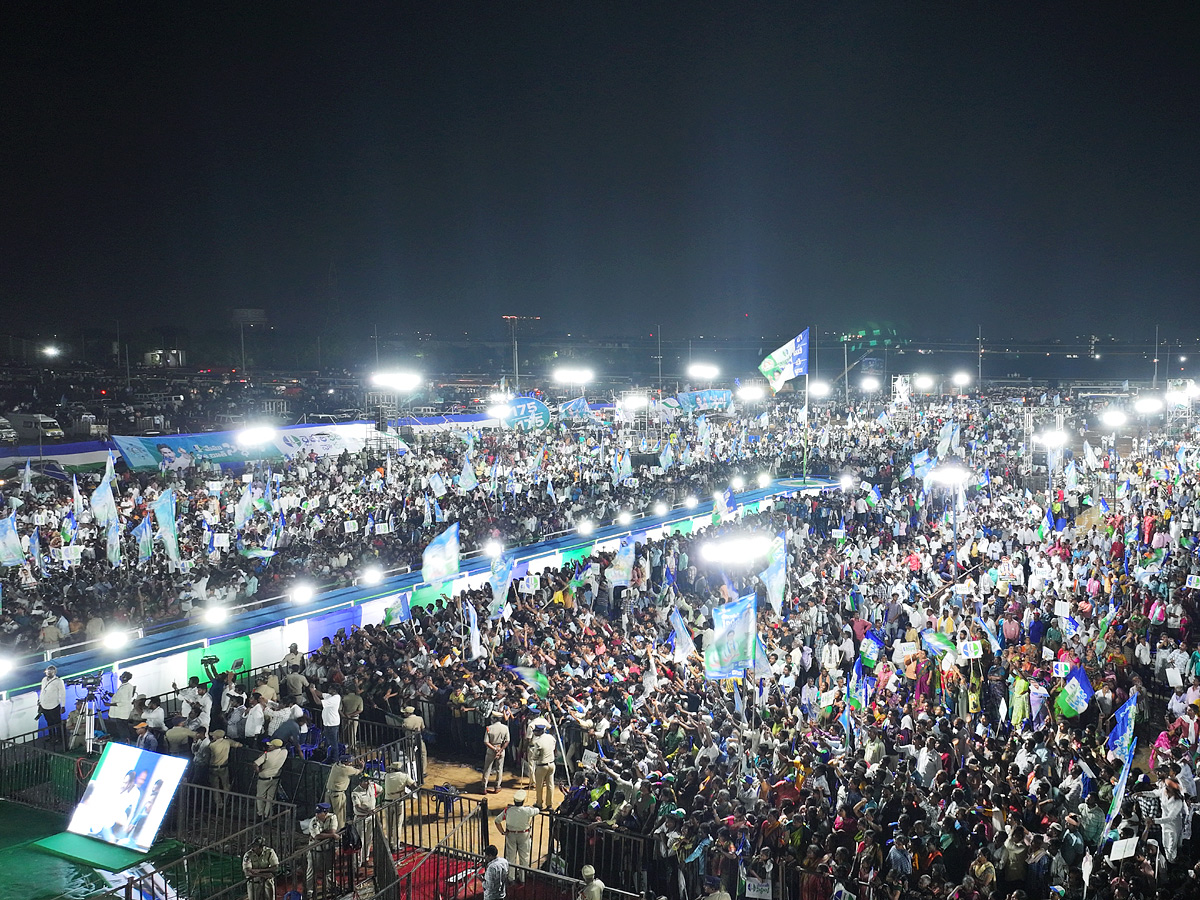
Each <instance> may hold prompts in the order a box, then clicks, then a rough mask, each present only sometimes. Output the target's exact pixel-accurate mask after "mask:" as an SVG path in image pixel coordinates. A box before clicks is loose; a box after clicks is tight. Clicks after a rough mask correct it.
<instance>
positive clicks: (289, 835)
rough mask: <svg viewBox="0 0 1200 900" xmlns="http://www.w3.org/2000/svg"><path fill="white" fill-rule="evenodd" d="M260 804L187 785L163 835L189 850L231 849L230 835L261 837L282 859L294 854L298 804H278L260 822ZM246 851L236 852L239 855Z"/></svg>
mask: <svg viewBox="0 0 1200 900" xmlns="http://www.w3.org/2000/svg"><path fill="white" fill-rule="evenodd" d="M257 803H258V801H257V799H256V798H255V797H253V796H250V795H248V794H236V793H233V792H226V791H221V790H217V789H216V788H210V787H203V786H201V785H198V784H191V783H188V782H184V783H183V784H181V785H180V786H179V790H178V791H177V792H176V794H175V797H174V799H173V800H172V801H171V808H170V809H169V810H168V811H167V814H166V816H165V817H164V819H163V825H164V827H163V830H162V832H161V834H162V836H164V837H171V838H174V839H175V840H177V841H180V842H181V843H184V844H188V845H190V846H194V847H210V848H226V847H229V846H230V839H229V835H234V834H236V835H248V836H249V838H250V839H253V838H254V837H255V836H257V835H258V834H262V836H263V838H264V839H265V840H266V841H267V843H268V844H270V845H271V846H272V847H274V848H275V850H276V852H278V853H280V854H281V855H282V854H284V853H291V851H292V850H293V849H294V845H295V841H296V835H297V823H298V819H297V815H296V806H295V804H292V803H283V802H280V801H279V800H276V801H275V804H274V806H273V808H272V815H271V816H270V817H269V818H267V819H260V818H259V816H258V813H257V810H256V807H257ZM267 823H270V825H268V824H267ZM246 843H247V844H248V843H249V840H247V841H246ZM244 849H245V848H244V847H243V848H242V849H238V850H235V851H233V852H236V853H237V854H238V855H240V854H241V853H242V852H243V851H244Z"/></svg>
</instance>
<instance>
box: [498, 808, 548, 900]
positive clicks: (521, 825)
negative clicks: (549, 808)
mask: <svg viewBox="0 0 1200 900" xmlns="http://www.w3.org/2000/svg"><path fill="white" fill-rule="evenodd" d="M527 796H528V795H527V794H526V793H525V791H517V792H516V793H514V794H513V798H512V803H510V804H509V805H508V806H506V807H505V808H504V809H503V810H502V811H501V812H500V814H499V815H498V816H496V825H497V826H498V827H499V828H503V829H504V858H505V859H507V860H508V861H509V863H510V864H513V865H519V866H524V867H525V868H526V869H528V868H529V859H530V855H531V851H532V850H533V820H534V819H536V818H537V816H538V813H539V812H540V810H539V809H538V808H537V807H536V806H526V805H525V798H526V797H527ZM509 878H510V879H513V878H515V879H516V880H517V881H522V882H523V881H524V880H525V873H524V872H514V871H513V870H512V869H509Z"/></svg>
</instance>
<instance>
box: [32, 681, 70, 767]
mask: <svg viewBox="0 0 1200 900" xmlns="http://www.w3.org/2000/svg"><path fill="white" fill-rule="evenodd" d="M66 704H67V686H66V684H64V683H63V680H62V679H61V678H59V677H58V667H57V666H46V671H45V677H44V678H42V686H41V688H40V689H39V690H38V705H37V714H36V715H35V716H34V718H35V720H36V719H38V718H42V719H45V720H46V743H47V744H49V745H50V747H51V748H52V749H56V750H57V749H66V735H65V734H64V732H63V727H62V715H63V707H64V706H66Z"/></svg>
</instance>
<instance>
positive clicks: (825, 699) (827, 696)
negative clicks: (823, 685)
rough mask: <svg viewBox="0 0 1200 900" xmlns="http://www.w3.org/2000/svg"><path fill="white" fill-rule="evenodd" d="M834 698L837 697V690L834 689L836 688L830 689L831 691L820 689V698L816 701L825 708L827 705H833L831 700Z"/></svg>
mask: <svg viewBox="0 0 1200 900" xmlns="http://www.w3.org/2000/svg"><path fill="white" fill-rule="evenodd" d="M836 698H837V691H836V690H832V691H822V692H821V699H820V700H818V701H817V702H818V703H819V704H820V705H821V709H826V708H827V707H830V706H833V701H834V700H835V699H836Z"/></svg>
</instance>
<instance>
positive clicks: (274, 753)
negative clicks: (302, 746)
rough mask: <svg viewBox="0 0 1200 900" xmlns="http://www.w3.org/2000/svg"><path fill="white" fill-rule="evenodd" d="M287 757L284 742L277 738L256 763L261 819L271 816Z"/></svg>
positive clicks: (268, 744)
mask: <svg viewBox="0 0 1200 900" xmlns="http://www.w3.org/2000/svg"><path fill="white" fill-rule="evenodd" d="M287 756H288V754H287V751H286V750H284V749H283V741H281V740H279V739H278V738H276V739H275V740H271V741H268V742H267V749H266V750H265V751H264V752H263V755H262V756H260V757H259V758H258V759H256V760H255V761H254V768H256V769H258V790H257V791H256V793H255V796H256V797H257V798H258V804H257V807H258V816H259V818H260V819H265V818H266V817H267V816H269V815H271V809H272V806H273V805H274V802H275V794H277V793H278V792H279V775H280V773H282V772H283V765H284V763H286V762H287Z"/></svg>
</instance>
